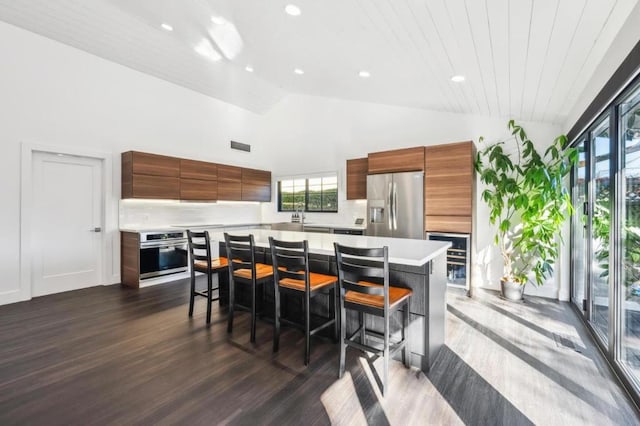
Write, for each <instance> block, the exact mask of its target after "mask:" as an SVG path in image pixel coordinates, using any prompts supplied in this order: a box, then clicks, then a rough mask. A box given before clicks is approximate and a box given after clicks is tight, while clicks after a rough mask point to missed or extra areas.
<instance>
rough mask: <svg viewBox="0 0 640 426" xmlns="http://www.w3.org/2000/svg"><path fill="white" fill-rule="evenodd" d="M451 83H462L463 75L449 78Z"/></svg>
mask: <svg viewBox="0 0 640 426" xmlns="http://www.w3.org/2000/svg"><path fill="white" fill-rule="evenodd" d="M451 81H453V82H454V83H462V82H463V81H464V75H454V76H453V77H451Z"/></svg>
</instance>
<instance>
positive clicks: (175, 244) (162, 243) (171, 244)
mask: <svg viewBox="0 0 640 426" xmlns="http://www.w3.org/2000/svg"><path fill="white" fill-rule="evenodd" d="M186 244H187V240H180V241H166V240H165V241H158V242H152V243H140V250H144V249H148V248H163V247H179V246H184V245H186Z"/></svg>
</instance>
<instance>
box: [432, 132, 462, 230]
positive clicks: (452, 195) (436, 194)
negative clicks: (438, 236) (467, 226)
mask: <svg viewBox="0 0 640 426" xmlns="http://www.w3.org/2000/svg"><path fill="white" fill-rule="evenodd" d="M473 173H474V171H473V143H472V142H460V143H452V144H445V145H436V146H428V147H426V149H425V190H424V211H425V215H427V216H469V217H470V216H471V215H472V208H473V207H472V200H473ZM443 231H444V230H443Z"/></svg>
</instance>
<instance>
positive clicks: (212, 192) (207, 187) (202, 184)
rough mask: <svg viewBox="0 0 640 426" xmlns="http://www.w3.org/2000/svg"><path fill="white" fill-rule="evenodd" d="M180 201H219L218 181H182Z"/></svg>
mask: <svg viewBox="0 0 640 426" xmlns="http://www.w3.org/2000/svg"><path fill="white" fill-rule="evenodd" d="M180 199H181V200H185V201H189V200H191V201H216V200H217V199H218V181H217V180H203V179H184V178H183V179H180Z"/></svg>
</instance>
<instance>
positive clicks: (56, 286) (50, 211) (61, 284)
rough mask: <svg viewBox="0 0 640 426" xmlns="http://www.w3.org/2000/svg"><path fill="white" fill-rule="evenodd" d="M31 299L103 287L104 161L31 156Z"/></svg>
mask: <svg viewBox="0 0 640 426" xmlns="http://www.w3.org/2000/svg"><path fill="white" fill-rule="evenodd" d="M32 170H33V181H32V182H33V212H32V223H33V227H32V232H31V247H32V254H33V257H32V259H33V263H32V295H33V296H43V295H45V294H51V293H59V292H63V291H68V290H76V289H79V288H85V287H91V286H95V285H99V284H100V283H101V278H100V277H101V263H102V232H101V227H102V223H103V220H102V210H103V209H102V200H103V197H102V191H103V184H102V182H103V180H102V173H103V170H102V161H101V160H99V159H95V158H87V157H76V156H69V155H58V154H51V153H44V152H34V154H33V169H32Z"/></svg>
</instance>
